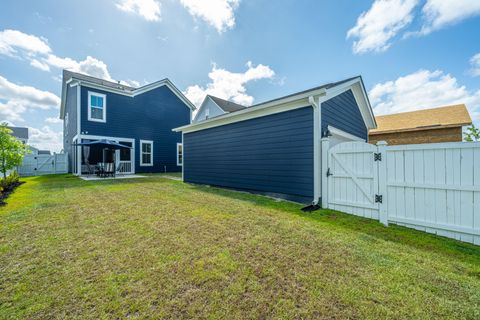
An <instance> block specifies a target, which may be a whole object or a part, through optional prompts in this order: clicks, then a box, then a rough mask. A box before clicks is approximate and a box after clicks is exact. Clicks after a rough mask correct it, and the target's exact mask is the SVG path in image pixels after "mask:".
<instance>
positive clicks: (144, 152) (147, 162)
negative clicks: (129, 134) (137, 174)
mask: <svg viewBox="0 0 480 320" xmlns="http://www.w3.org/2000/svg"><path fill="white" fill-rule="evenodd" d="M140 165H141V166H143V167H146V166H153V141H149V140H140Z"/></svg>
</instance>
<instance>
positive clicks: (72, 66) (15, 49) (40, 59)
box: [0, 30, 139, 86]
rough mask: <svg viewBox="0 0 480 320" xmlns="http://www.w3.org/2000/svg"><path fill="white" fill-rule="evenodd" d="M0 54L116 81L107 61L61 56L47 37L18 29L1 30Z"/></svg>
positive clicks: (131, 82) (42, 66) (44, 68)
mask: <svg viewBox="0 0 480 320" xmlns="http://www.w3.org/2000/svg"><path fill="white" fill-rule="evenodd" d="M0 54H3V55H7V56H11V57H17V58H20V59H24V60H27V61H29V62H30V65H31V66H33V67H34V68H37V69H39V70H42V71H47V72H48V71H51V68H58V69H67V70H70V71H73V72H79V73H83V74H87V75H90V76H93V77H97V78H101V79H105V80H109V81H115V80H114V79H113V78H112V77H111V75H110V72H109V70H108V66H107V64H106V63H105V62H103V61H101V60H99V59H96V58H94V57H91V56H87V57H86V58H85V60H81V61H77V60H75V59H72V58H69V57H65V58H62V57H59V56H57V55H55V54H54V53H53V52H52V50H51V48H50V47H49V46H48V43H47V40H46V39H43V38H39V37H37V36H34V35H29V34H25V33H23V32H21V31H17V30H5V31H2V32H0ZM122 83H125V84H128V85H131V86H135V85H137V84H139V83H138V82H137V81H135V80H126V81H122ZM137 86H138V85H137Z"/></svg>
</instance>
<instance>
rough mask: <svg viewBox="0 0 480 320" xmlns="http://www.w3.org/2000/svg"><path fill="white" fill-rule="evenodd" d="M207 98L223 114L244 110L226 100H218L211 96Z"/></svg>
mask: <svg viewBox="0 0 480 320" xmlns="http://www.w3.org/2000/svg"><path fill="white" fill-rule="evenodd" d="M209 97H210V98H211V99H212V100H213V101H214V102H215V103H216V104H217V106H219V107H220V108H221V109H222V110H223V111H225V112H235V111H238V110H243V109H245V108H246V107H245V106H242V105H240V104H237V103H234V102H231V101H228V100H224V99H220V98H217V97H214V96H211V95H209Z"/></svg>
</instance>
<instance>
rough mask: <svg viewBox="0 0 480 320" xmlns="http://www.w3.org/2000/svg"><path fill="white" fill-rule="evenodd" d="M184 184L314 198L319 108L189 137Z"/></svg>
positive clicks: (294, 198) (279, 114) (284, 113)
mask: <svg viewBox="0 0 480 320" xmlns="http://www.w3.org/2000/svg"><path fill="white" fill-rule="evenodd" d="M183 143H184V152H185V154H184V180H185V181H186V182H191V183H199V184H208V185H215V186H221V187H227V188H233V189H239V190H247V191H252V192H259V193H264V194H269V195H274V196H278V197H283V198H286V199H290V200H294V201H299V202H304V203H307V202H311V201H312V200H313V110H312V108H311V107H305V108H301V109H296V110H292V111H287V112H282V113H278V114H273V115H268V116H264V117H260V118H255V119H251V120H246V121H241V122H236V123H232V124H227V125H223V126H220V127H215V128H210V129H205V130H202V131H197V132H192V133H186V134H184V137H183Z"/></svg>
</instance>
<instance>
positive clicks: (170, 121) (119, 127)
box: [60, 70, 195, 175]
mask: <svg viewBox="0 0 480 320" xmlns="http://www.w3.org/2000/svg"><path fill="white" fill-rule="evenodd" d="M194 109H195V107H194V106H193V104H192V103H191V102H190V101H189V100H188V99H187V98H186V97H185V96H184V95H183V94H182V93H181V91H180V90H178V89H177V88H176V87H175V86H174V85H173V84H172V82H170V80H168V79H164V80H160V81H157V82H154V83H151V84H148V85H146V86H143V87H140V88H132V87H129V86H125V85H121V84H119V83H115V82H110V81H105V80H102V79H98V78H94V77H90V76H86V75H83V74H78V73H73V72H70V71H66V70H64V71H63V85H62V102H61V108H60V118H61V119H63V120H64V141H63V149H64V150H65V152H68V154H69V162H70V172H73V173H74V174H77V175H80V174H82V173H85V172H86V171H87V170H89V167H90V166H91V165H94V164H97V163H99V162H102V161H103V159H104V158H105V159H106V160H105V161H106V162H113V160H114V159H115V162H116V168H117V172H119V173H131V174H133V173H142V172H166V171H168V172H173V171H180V170H181V166H182V163H181V160H182V155H181V152H182V147H181V141H182V137H181V134H179V133H175V132H172V128H175V127H178V126H182V125H186V124H189V123H190V122H191V115H192V111H193V110H194ZM100 139H107V140H112V141H116V142H118V143H121V144H123V145H127V146H129V147H131V149H130V150H128V149H126V150H122V151H118V150H117V151H115V154H113V152H108V153H106V155H105V154H104V153H103V150H102V149H100V148H98V147H94V146H91V147H81V146H75V144H77V143H81V142H88V141H95V140H100Z"/></svg>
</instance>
